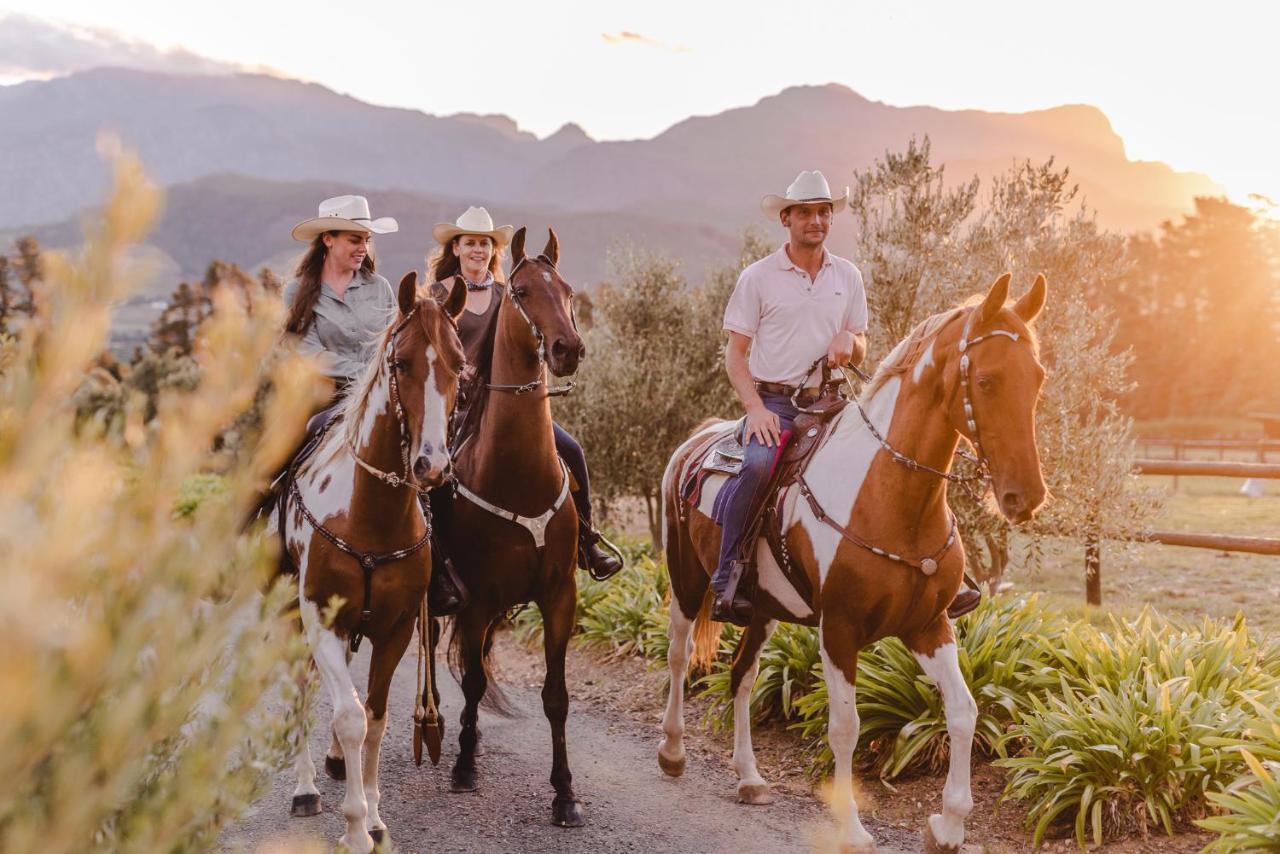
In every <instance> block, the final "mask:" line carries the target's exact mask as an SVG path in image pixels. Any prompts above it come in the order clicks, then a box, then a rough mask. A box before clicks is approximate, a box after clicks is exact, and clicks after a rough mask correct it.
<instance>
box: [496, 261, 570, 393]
mask: <svg viewBox="0 0 1280 854" xmlns="http://www.w3.org/2000/svg"><path fill="white" fill-rule="evenodd" d="M528 260H529V258H528V256H526V257H524V258H521V259H520V261H519V263H517V264H516V265H515V266H514V267H512V268H511V275H510V276H509V277H508V278H509V281H510V282H511V284H510V285H508V286H507V288H506V293H507V296H508V297H509V298H510V299H511V304H512V305H514V306H515V307H516V310H517V311H519V312H520V316H521V317H523V318H524V322H525V323H527V324H528V325H529V331H530V332H532V333H533V337H534V340H536V341H537V342H538V376H537V378H536V379H534V380H531V381H529V382H527V383H524V384H523V385H503V384H495V383H485V388H486V389H488V390H489V391H506V392H511V393H512V394H515V395H522V394H530V393H532V392H535V391H537V390H538V389H539V388H541V387H542V386H543V385H545V384H546V380H545V379H544V370H545V368H546V363H547V337H546V336H545V335H543V334H542V330H541V329H539V328H538V325H537V324H536V323H534V322H533V319H532V318H530V317H529V313H528V312H527V311H525V308H524V305H523V304H522V303H521V302H520V297H518V296H517V295H516V290H515V287H514V285H515V279H516V272H517V271H518V270H519V269H520V268H521V267H523V266H524V265H525V263H526V262H528ZM536 260H538V261H542V262H545V263H547V264H551V260H550V259H549V258H547V256H545V255H539V256H538V257H537V259H536ZM554 267H555V265H554V264H553V265H552V268H553V269H554ZM569 317H570V319H571V320H572V321H573V328H574V331H575V332H576V331H577V329H578V317H577V315H576V314H574V313H573V312H572V311H571V312H570V315H569ZM576 385H577V383H575V382H574V381H573V380H570V381H569V382H567V383H565V384H564V385H562V386H550V387H548V388H547V397H559V396H561V395H565V394H568V393H569V392H571V391H573V389H574V387H575V386H576Z"/></svg>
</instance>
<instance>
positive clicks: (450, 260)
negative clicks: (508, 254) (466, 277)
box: [427, 234, 504, 282]
mask: <svg viewBox="0 0 1280 854" xmlns="http://www.w3.org/2000/svg"><path fill="white" fill-rule="evenodd" d="M462 236H463V235H461V234H459V235H458V237H455V238H453V239H452V240H450V241H449V242H448V243H445V244H442V245H440V246H437V247H436V248H435V249H432V250H431V254H430V255H428V256H427V278H428V279H430V280H431V281H433V282H443V281H444V280H445V279H448V278H452V277H453V276H456V275H458V274H459V273H461V272H462V259H461V258H459V257H458V256H457V255H455V254H454V253H453V247H455V246H457V245H458V238H459V237H462ZM481 236H482V237H489V236H488V235H487V234H485V235H481ZM489 245H491V246H492V247H493V257H492V258H490V259H489V272H490V273H492V274H493V280H494V281H495V282H501V281H502V253H503V251H504V250H503V249H499V248H498V242H497V241H496V240H494V239H493V238H492V237H489Z"/></svg>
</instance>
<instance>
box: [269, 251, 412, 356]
mask: <svg viewBox="0 0 1280 854" xmlns="http://www.w3.org/2000/svg"><path fill="white" fill-rule="evenodd" d="M297 293H298V282H297V280H296V279H295V280H294V281H292V282H289V284H287V285H285V288H284V295H283V298H284V304H285V309H286V311H287V310H288V309H289V308H290V307H291V306H292V305H293V299H294V297H295V296H296V295H297ZM398 311H399V306H398V305H397V303H396V296H395V293H394V292H393V291H392V290H391V283H390V282H388V281H387V280H386V279H384V278H383V277H382V276H379V275H378V274H377V273H366V272H365V271H363V270H360V271H358V272H357V273H356V274H355V276H354V277H353V278H352V279H351V284H349V285H347V290H346V293H345V294H344V295H343V296H342V297H341V298H339V297H338V294H337V293H336V292H335V291H334V290H333V288H331V287H329V286H328V285H326V284H322V285H321V286H320V299H319V300H317V301H316V308H315V320H314V321H313V322H312V324H311V327H310V328H309V329H308V330H307V334H306V335H304V336H303V338H302V341H301V342H300V343H299V345H298V350H299V351H300V352H303V353H307V354H313V355H317V356H318V357H319V362H320V371H321V373H323V374H324V375H325V376H327V377H334V378H335V379H341V380H348V381H349V380H354V379H356V378H357V377H359V376H360V375H361V374H362V373H363V371H364V368H365V366H366V365H367V364H368V363H369V358H370V356H372V355H373V344H374V341H375V340H376V339H377V337H378V336H379V335H380V334H381V333H382V331H383V330H384V329H386V328H387V326H388V325H390V323H391V321H392V320H393V319H394V318H395V316H396V313H397V312H398Z"/></svg>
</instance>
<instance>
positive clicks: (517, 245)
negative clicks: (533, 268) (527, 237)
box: [511, 225, 524, 270]
mask: <svg viewBox="0 0 1280 854" xmlns="http://www.w3.org/2000/svg"><path fill="white" fill-rule="evenodd" d="M523 260H524V226H523V225H522V226H520V227H519V228H518V229H516V234H515V237H513V238H511V269H513V270H514V269H515V268H516V265H518V264H519V263H520V262H521V261H523Z"/></svg>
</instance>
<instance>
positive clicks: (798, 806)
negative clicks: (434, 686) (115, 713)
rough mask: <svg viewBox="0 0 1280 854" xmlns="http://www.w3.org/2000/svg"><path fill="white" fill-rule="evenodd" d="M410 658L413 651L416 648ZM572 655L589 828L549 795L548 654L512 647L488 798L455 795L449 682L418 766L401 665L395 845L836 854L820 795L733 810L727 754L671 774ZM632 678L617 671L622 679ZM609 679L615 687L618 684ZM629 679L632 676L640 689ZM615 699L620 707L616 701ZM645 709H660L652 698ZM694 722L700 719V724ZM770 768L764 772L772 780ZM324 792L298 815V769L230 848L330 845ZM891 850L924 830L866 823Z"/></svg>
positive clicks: (649, 727)
mask: <svg viewBox="0 0 1280 854" xmlns="http://www.w3.org/2000/svg"><path fill="white" fill-rule="evenodd" d="M411 649H412V647H411ZM583 656H584V654H583V653H580V652H577V651H575V652H574V653H573V654H571V658H570V662H569V685H570V693H571V697H572V705H571V709H570V715H569V724H568V736H569V761H570V763H571V766H572V768H573V772H574V786H575V788H576V790H577V793H578V796H579V798H581V799H582V801H583V806H584V809H585V812H586V816H587V825H586V827H583V828H578V829H572V830H562V829H559V828H555V827H552V826H551V824H550V822H549V817H550V806H551V796H552V790H551V786H550V784H549V782H548V779H547V778H548V775H549V774H550V771H551V758H550V754H551V749H550V737H549V735H548V729H547V723H546V719H545V718H544V717H543V715H542V703H541V700H540V697H539V694H538V687H539V685H540V682H541V672H540V668H541V662H540V659H539V658H538V657H537V656H536V655H534V654H532V653H530V652H529V651H527V650H524V649H522V648H520V647H519V646H518V645H516V644H514V643H513V642H510V641H509V640H504V642H502V644H501V647H500V649H499V650H498V658H499V659H500V661H501V662H502V663H503V665H504V670H503V674H502V676H503V680H504V683H503V684H504V686H505V689H506V692H507V695H508V696H509V698H510V699H511V701H512V703H513V705H514V706H516V707H517V708H519V709H521V710H524V714H523V715H521V716H520V717H516V718H510V719H504V718H500V717H496V716H494V715H491V714H488V713H487V712H483V711H482V713H481V724H480V726H481V730H482V732H483V733H484V744H485V749H486V754H485V755H484V756H482V757H480V760H479V763H480V770H481V775H482V777H481V790H480V791H479V792H476V793H471V794H461V795H455V794H451V793H450V792H449V768H450V766H451V764H452V762H453V759H454V756H455V755H456V752H457V742H456V736H457V726H456V723H455V722H456V720H457V717H458V713H459V712H460V711H461V708H462V697H461V693H460V691H459V690H458V687H457V685H456V684H454V682H453V680H452V679H451V678H449V677H447V676H445V677H444V678H443V679H442V685H441V688H442V691H443V695H444V696H443V707H444V708H443V711H444V713H445V715H446V717H447V720H448V722H449V731H448V732H447V733H446V741H445V750H444V755H443V756H442V757H441V760H440V765H439V767H436V768H433V767H431V766H430V764H429V763H426V762H425V761H424V764H423V766H422V767H421V768H416V767H414V765H413V759H412V750H411V746H410V744H411V739H410V736H411V723H410V721H411V718H412V711H411V710H412V708H413V691H414V682H415V678H416V677H415V670H414V668H415V666H416V662H415V660H414V658H413V657H412V656H411V655H408V656H406V657H405V660H404V661H402V662H401V664H400V668H399V669H398V670H397V671H396V677H395V681H394V683H393V684H392V691H391V703H390V714H391V722H390V724H389V726H388V730H387V735H386V738H385V740H384V742H383V754H382V757H383V758H382V775H381V780H382V796H383V797H382V810H381V812H382V817H383V819H384V820H385V821H386V823H387V826H388V828H389V830H390V834H391V838H392V840H393V841H394V843H395V845H396V847H397V849H398V850H399V851H404V852H463V851H466V852H481V851H483V852H526V851H527V852H532V851H537V852H561V851H565V852H567V851H592V852H615V851H617V852H624V851H643V852H646V854H648V852H668V851H669V852H676V851H680V852H687V851H709V852H735V854H742V852H754V851H769V852H790V851H795V852H801V851H812V850H814V849H815V847H816V848H827V849H828V850H829V849H830V846H829V844H827V845H824V844H823V843H822V840H821V839H820V837H821V835H822V834H821V831H822V829H824V828H826V827H828V826H829V825H828V823H827V816H826V813H825V810H824V808H823V806H822V804H821V803H820V802H819V801H818V800H817V799H816V798H815V797H813V796H812V795H809V794H807V793H805V792H799V791H795V787H780V788H779V790H778V800H777V801H776V802H775V803H774V804H772V805H770V806H767V807H746V806H741V805H739V804H737V803H736V802H735V798H734V791H735V790H734V786H735V777H734V775H733V772H732V770H731V769H730V768H729V767H728V763H727V756H723V750H722V749H721V748H720V747H718V746H715V745H709V744H707V743H705V740H703V741H699V740H698V739H696V738H694V739H691V740H690V744H689V754H690V755H689V766H688V769H687V770H686V772H685V775H684V776H683V777H682V778H680V779H678V780H672V779H670V778H667V777H665V776H664V775H663V774H662V773H661V772H660V771H659V770H658V766H657V762H656V758H655V756H656V750H657V739H658V726H657V723H656V722H651V723H645V722H644V721H643V720H639V719H638V716H637V715H636V714H632V713H628V712H627V711H626V710H625V709H622V710H620V709H619V706H618V703H617V702H604V701H603V699H602V698H603V696H604V695H614V694H615V693H617V692H623V691H625V690H626V688H627V685H626V684H622V685H616V686H615V685H605V684H604V680H602V679H598V678H596V677H597V676H598V675H599V674H598V671H599V670H600V668H601V665H600V663H599V662H598V661H597V662H592V661H588V660H586V659H585V658H584V657H583ZM367 661H368V651H367V648H366V650H364V651H362V654H361V655H360V656H359V657H358V658H357V660H356V664H355V671H356V673H357V684H358V685H363V679H364V678H365V672H366V670H365V668H366V666H367ZM628 672H630V673H632V674H634V669H630V670H629V668H627V667H618V668H616V675H617V676H619V677H622V681H623V682H626V681H627V674H628ZM610 681H613V680H610ZM631 681H632V683H633V684H634V682H635V680H634V679H632V680H631ZM610 699H613V700H616V697H614V696H611V697H610ZM647 705H648V707H649V708H648V709H647V710H646V712H645V714H646V715H649V714H651V706H652V703H649V704H647ZM316 710H317V718H316V719H317V721H321V722H327V721H328V720H329V716H330V705H329V702H328V699H327V698H322V699H321V700H320V701H319V702H318V703H317V704H316ZM691 717H692V716H691ZM327 746H328V738H327V726H326V725H318V726H316V727H315V729H314V731H313V733H312V737H311V747H312V751H313V755H314V756H315V758H316V762H317V765H319V764H320V761H321V757H322V756H323V755H324V751H325V749H326V747H327ZM766 773H767V771H766ZM317 784H318V786H319V788H320V793H321V800H322V803H323V806H324V809H325V812H323V813H322V814H321V815H319V816H315V817H313V818H306V819H294V818H290V817H289V802H290V796H291V794H292V790H293V785H294V779H293V773H292V771H291V770H290V771H286V772H283V773H281V774H278V775H277V776H276V779H275V782H274V784H273V786H272V789H271V791H270V793H269V794H268V795H267V797H265V798H264V799H263V800H261V801H260V802H259V803H258V804H257V805H256V806H255V807H254V808H253V810H252V811H251V812H250V813H249V814H248V815H247V816H246V817H245V818H244V819H243V820H242V821H241V822H240V823H239V824H238V825H236V826H235V827H234V828H232V829H231V830H230V831H228V833H227V834H225V836H224V838H223V844H224V850H235V849H237V848H244V849H248V850H261V849H263V848H269V847H274V846H273V843H279V842H283V841H286V840H292V841H309V842H312V843H315V842H320V843H322V844H325V845H331V844H332V843H333V842H334V841H336V840H337V839H338V837H339V836H340V835H341V833H342V819H341V813H340V812H338V811H337V808H338V805H339V804H340V803H341V800H342V784H341V783H338V782H336V781H333V780H330V779H329V778H328V777H326V776H324V774H323V771H322V772H321V774H320V777H319V780H318V781H317ZM866 824H867V827H868V829H869V830H870V831H871V832H872V833H873V834H874V835H875V836H876V839H877V841H878V842H879V844H880V846H881V848H880V850H881V851H882V852H885V854H894V852H914V851H919V850H920V840H919V836H918V835H917V834H914V833H911V832H909V831H906V830H903V829H901V828H897V827H892V826H888V825H883V824H879V823H875V822H873V821H870V820H868V821H867V822H866Z"/></svg>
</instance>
